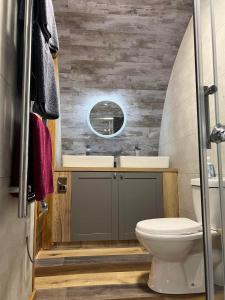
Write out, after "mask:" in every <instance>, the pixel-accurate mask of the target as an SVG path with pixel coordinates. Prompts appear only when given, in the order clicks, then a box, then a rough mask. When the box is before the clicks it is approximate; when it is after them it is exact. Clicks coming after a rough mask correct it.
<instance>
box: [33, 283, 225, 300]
mask: <svg viewBox="0 0 225 300" xmlns="http://www.w3.org/2000/svg"><path fill="white" fill-rule="evenodd" d="M222 299H223V298H216V300H222ZM36 300H205V295H183V296H182V295H177V296H176V295H161V294H157V293H154V292H152V291H151V290H150V289H149V288H148V287H147V285H146V284H144V285H142V284H133V285H126V284H123V285H103V286H88V287H69V288H58V289H48V290H44V289H42V290H38V291H37V298H36Z"/></svg>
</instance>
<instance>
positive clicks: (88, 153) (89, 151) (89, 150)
mask: <svg viewBox="0 0 225 300" xmlns="http://www.w3.org/2000/svg"><path fill="white" fill-rule="evenodd" d="M90 154H91V147H90V146H89V145H86V155H90Z"/></svg>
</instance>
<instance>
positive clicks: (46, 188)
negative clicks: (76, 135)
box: [29, 113, 53, 201]
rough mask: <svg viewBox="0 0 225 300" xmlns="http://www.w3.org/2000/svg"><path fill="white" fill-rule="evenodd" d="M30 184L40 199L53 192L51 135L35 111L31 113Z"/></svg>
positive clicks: (37, 198)
mask: <svg viewBox="0 0 225 300" xmlns="http://www.w3.org/2000/svg"><path fill="white" fill-rule="evenodd" d="M29 184H30V185H31V187H32V191H33V192H34V193H35V196H36V198H35V199H36V200H38V201H42V200H44V199H45V197H46V196H47V195H48V194H51V193H53V173H52V145H51V137H50V133H49V130H48V127H47V126H46V125H45V124H44V123H43V121H42V120H41V118H39V117H38V116H37V115H35V114H34V113H31V115H30V144H29Z"/></svg>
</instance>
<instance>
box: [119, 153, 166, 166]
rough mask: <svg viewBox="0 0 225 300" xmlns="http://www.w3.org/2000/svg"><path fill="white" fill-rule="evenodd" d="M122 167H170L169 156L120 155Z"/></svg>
mask: <svg viewBox="0 0 225 300" xmlns="http://www.w3.org/2000/svg"><path fill="white" fill-rule="evenodd" d="M120 167H121V168H169V157H168V156H120Z"/></svg>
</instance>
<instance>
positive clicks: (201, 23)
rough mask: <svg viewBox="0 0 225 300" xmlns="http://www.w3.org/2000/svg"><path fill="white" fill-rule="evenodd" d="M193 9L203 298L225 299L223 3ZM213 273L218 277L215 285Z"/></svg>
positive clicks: (207, 1) (204, 0)
mask: <svg viewBox="0 0 225 300" xmlns="http://www.w3.org/2000/svg"><path fill="white" fill-rule="evenodd" d="M193 7H194V17H193V20H194V35H195V63H196V88H197V114H198V136H199V161H200V178H201V194H202V217H203V225H204V226H203V232H204V254H205V255H204V257H205V278H206V297H207V299H208V300H213V299H225V291H224V272H225V260H224V258H225V256H224V249H225V236H224V234H225V198H224V197H225V190H224V186H225V181H224V179H223V177H224V175H225V174H224V172H225V143H224V141H225V126H224V125H225V1H224V0H194V1H193ZM207 156H210V157H211V160H212V162H213V163H214V165H215V169H216V174H217V177H218V187H219V188H218V191H219V198H220V207H219V210H220V220H218V222H220V224H221V225H220V226H219V230H218V232H217V233H216V234H217V241H216V242H217V243H219V244H220V245H219V249H220V251H219V253H218V250H217V252H216V251H215V250H214V249H215V247H214V243H215V233H214V234H212V230H211V224H210V212H212V203H211V202H210V200H211V199H210V194H209V182H208V168H207ZM217 249H218V248H217ZM216 260H220V262H221V263H220V266H219V268H220V269H218V270H215V261H216ZM216 272H217V273H218V272H219V273H220V278H221V282H220V283H219V284H218V282H217V278H216V277H217V274H216Z"/></svg>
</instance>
